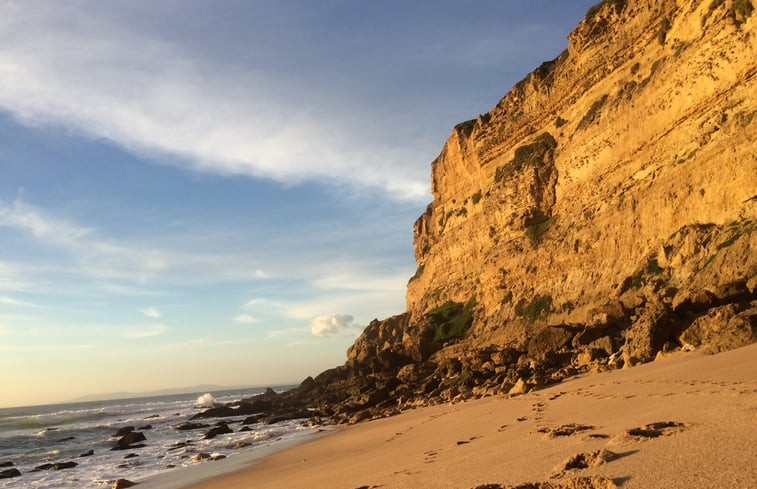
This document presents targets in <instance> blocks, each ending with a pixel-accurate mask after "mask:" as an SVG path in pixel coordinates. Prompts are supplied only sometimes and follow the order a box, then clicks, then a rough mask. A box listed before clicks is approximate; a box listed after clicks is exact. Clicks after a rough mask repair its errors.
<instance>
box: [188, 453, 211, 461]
mask: <svg viewBox="0 0 757 489" xmlns="http://www.w3.org/2000/svg"><path fill="white" fill-rule="evenodd" d="M209 459H210V454H209V453H198V454H197V455H195V456H194V457H192V462H201V461H203V460H209Z"/></svg>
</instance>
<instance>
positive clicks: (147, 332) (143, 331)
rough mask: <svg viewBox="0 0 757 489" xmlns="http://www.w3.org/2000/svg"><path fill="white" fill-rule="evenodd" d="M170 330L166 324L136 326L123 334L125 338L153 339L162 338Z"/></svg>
mask: <svg viewBox="0 0 757 489" xmlns="http://www.w3.org/2000/svg"><path fill="white" fill-rule="evenodd" d="M167 330H168V327H167V326H166V325H164V324H150V325H146V326H134V327H130V328H129V329H127V330H125V331H124V332H123V337H124V338H129V339H141V338H152V337H153V336H160V335H162V334H163V333H165V332H166V331H167Z"/></svg>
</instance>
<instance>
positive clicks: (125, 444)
mask: <svg viewBox="0 0 757 489" xmlns="http://www.w3.org/2000/svg"><path fill="white" fill-rule="evenodd" d="M146 439H147V438H145V435H144V434H142V433H140V432H139V431H130V432H128V433H127V434H126V435H124V436H122V437H121V438H120V439H119V440H118V441H117V442H116V446H115V447H113V448H111V450H128V449H130V448H141V447H143V446H144V445H135V443H139V442H140V441H145V440H146Z"/></svg>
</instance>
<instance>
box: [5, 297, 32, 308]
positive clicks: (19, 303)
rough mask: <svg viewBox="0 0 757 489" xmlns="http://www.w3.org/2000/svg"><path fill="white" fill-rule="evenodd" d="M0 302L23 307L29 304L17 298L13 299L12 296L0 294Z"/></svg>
mask: <svg viewBox="0 0 757 489" xmlns="http://www.w3.org/2000/svg"><path fill="white" fill-rule="evenodd" d="M0 304H3V305H6V306H16V307H25V306H30V305H31V304H30V303H28V302H24V301H20V300H18V299H14V298H12V297H8V296H4V295H0Z"/></svg>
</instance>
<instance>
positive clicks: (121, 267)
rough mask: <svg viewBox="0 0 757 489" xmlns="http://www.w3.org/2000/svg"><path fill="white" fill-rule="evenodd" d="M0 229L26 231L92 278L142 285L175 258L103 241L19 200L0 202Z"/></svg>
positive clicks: (166, 267) (62, 219) (67, 221)
mask: <svg viewBox="0 0 757 489" xmlns="http://www.w3.org/2000/svg"><path fill="white" fill-rule="evenodd" d="M0 227H9V228H15V229H20V230H25V231H29V232H31V234H32V235H34V236H35V237H36V238H37V239H38V240H39V241H40V242H41V243H43V244H45V245H47V246H52V247H56V248H59V249H62V250H65V251H66V252H67V253H69V254H70V255H71V256H72V257H73V258H74V259H75V260H76V261H77V262H78V263H77V266H78V267H79V271H80V272H82V273H85V274H87V275H90V276H93V277H111V278H113V277H118V278H132V279H135V280H138V281H141V282H144V281H145V280H146V278H147V277H150V276H152V275H154V274H156V273H159V272H161V271H164V270H166V269H168V268H170V267H171V266H173V265H175V262H174V258H173V257H171V256H169V254H167V253H164V252H162V251H159V250H154V249H140V248H138V247H129V246H124V245H121V244H118V243H113V242H110V241H107V240H104V239H102V238H100V237H98V236H97V235H96V233H95V232H94V231H93V230H92V229H90V228H86V227H83V226H80V225H78V224H76V223H74V222H72V221H70V220H67V219H65V218H60V217H56V216H52V215H50V214H48V213H46V212H44V211H43V210H42V209H39V208H37V207H34V206H32V205H29V204H27V203H26V202H24V201H22V200H21V199H16V200H15V201H14V202H13V203H12V204H10V205H6V204H4V203H2V202H0Z"/></svg>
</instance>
